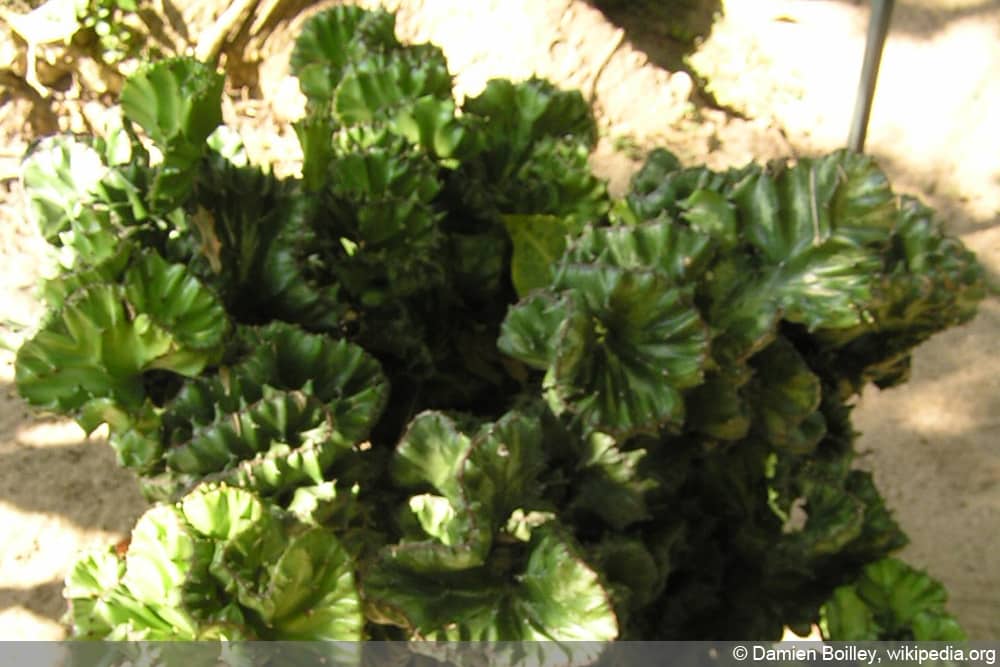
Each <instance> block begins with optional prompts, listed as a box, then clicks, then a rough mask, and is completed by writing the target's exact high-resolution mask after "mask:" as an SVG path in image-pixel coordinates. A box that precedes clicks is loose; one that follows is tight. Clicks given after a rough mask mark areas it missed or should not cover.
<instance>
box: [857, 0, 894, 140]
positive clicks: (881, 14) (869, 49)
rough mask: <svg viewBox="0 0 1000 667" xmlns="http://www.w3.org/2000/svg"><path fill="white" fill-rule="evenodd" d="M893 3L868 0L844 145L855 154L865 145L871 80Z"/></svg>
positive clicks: (876, 77) (872, 92)
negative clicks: (869, 9)
mask: <svg viewBox="0 0 1000 667" xmlns="http://www.w3.org/2000/svg"><path fill="white" fill-rule="evenodd" d="M893 2H894V0H872V13H871V16H870V17H869V19H868V37H867V39H866V40H865V60H864V63H863V64H862V66H861V81H860V82H859V83H858V96H857V98H856V100H855V102H854V117H853V118H852V119H851V134H850V136H849V137H848V139H847V148H848V149H850V150H851V151H853V152H855V153H860V152H862V151H863V150H864V148H865V137H866V135H867V134H868V120H869V119H870V118H871V114H872V99H873V98H874V97H875V81H876V80H877V79H878V66H879V63H880V62H881V60H882V47H883V46H885V38H886V35H887V34H888V33H889V20H890V19H891V18H892V6H893Z"/></svg>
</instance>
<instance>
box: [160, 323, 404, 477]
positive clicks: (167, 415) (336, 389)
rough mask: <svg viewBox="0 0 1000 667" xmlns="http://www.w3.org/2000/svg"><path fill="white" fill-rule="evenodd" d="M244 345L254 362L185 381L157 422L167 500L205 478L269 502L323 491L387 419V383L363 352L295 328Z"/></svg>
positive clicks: (251, 335) (256, 332)
mask: <svg viewBox="0 0 1000 667" xmlns="http://www.w3.org/2000/svg"><path fill="white" fill-rule="evenodd" d="M245 339H246V342H247V343H248V344H250V345H251V346H252V348H251V349H252V352H251V353H250V354H249V356H247V357H246V358H245V359H244V360H242V361H241V362H240V363H238V364H236V365H235V366H232V367H230V368H228V369H225V371H222V372H220V376H219V377H214V378H199V379H198V380H196V381H193V382H189V383H188V384H186V385H185V386H184V387H183V388H182V389H181V390H180V391H179V393H178V394H177V396H176V397H175V398H174V399H173V400H172V401H171V402H170V403H169V404H168V405H167V406H166V409H165V411H164V414H163V417H162V425H161V424H160V423H158V424H156V425H155V431H154V432H153V433H152V434H151V437H152V438H154V439H155V441H157V442H159V443H161V445H162V447H163V448H164V449H165V450H166V453H165V456H164V459H165V462H166V466H167V469H166V470H165V471H164V472H163V473H162V474H161V475H159V476H158V477H157V479H156V480H155V481H154V484H155V485H158V486H160V487H161V493H166V494H167V495H168V496H169V495H170V494H171V493H174V492H176V491H177V490H180V489H183V488H185V487H186V486H187V485H189V484H192V483H195V482H197V481H199V479H200V478H202V477H206V476H208V477H211V478H212V479H216V480H220V481H228V482H229V483H231V484H233V485H237V486H241V487H245V488H249V489H253V490H255V491H257V492H258V493H261V494H266V495H272V494H278V493H281V492H284V491H288V490H291V489H294V488H295V487H296V486H299V485H301V484H302V483H304V482H311V483H313V484H319V483H321V482H322V481H323V479H324V475H325V473H326V471H327V470H328V469H329V468H330V466H331V465H333V464H334V463H336V462H337V461H338V460H340V459H341V458H342V457H343V456H344V455H345V454H346V453H347V452H349V451H351V450H352V449H353V448H354V446H355V445H357V444H358V443H360V442H361V441H362V440H364V439H365V438H367V437H368V434H369V432H370V430H371V428H372V427H373V426H374V424H375V422H376V421H377V419H378V416H379V415H380V414H381V411H382V409H383V407H384V406H385V402H386V400H387V397H388V385H387V381H386V379H385V377H384V375H383V374H382V372H381V368H380V366H379V364H378V362H376V361H375V360H374V359H373V358H372V357H370V356H369V355H368V354H367V353H365V352H364V351H363V350H362V349H361V348H360V347H358V346H356V345H353V344H351V343H348V342H346V341H343V340H333V339H330V338H328V337H326V336H322V335H317V334H307V333H305V332H303V331H301V330H299V329H297V328H296V327H293V326H291V325H287V324H273V325H270V326H268V327H262V328H259V329H253V330H251V331H249V332H246V333H245Z"/></svg>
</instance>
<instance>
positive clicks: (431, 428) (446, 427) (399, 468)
mask: <svg viewBox="0 0 1000 667" xmlns="http://www.w3.org/2000/svg"><path fill="white" fill-rule="evenodd" d="M471 445H472V440H471V439H470V438H469V437H468V436H466V435H465V434H463V433H462V432H461V431H459V429H458V426H457V425H456V424H455V422H454V420H452V419H450V418H449V417H447V416H445V415H443V414H441V413H439V412H425V413H422V414H420V415H417V416H416V417H415V418H414V419H413V421H411V422H410V425H409V426H408V427H407V429H406V433H405V434H404V435H403V437H402V439H401V440H400V441H399V445H398V446H397V447H396V456H395V457H394V459H393V464H392V479H393V481H394V482H395V483H396V484H398V485H400V486H402V487H404V488H407V487H409V488H413V487H419V486H422V485H425V484H429V485H430V486H431V488H433V489H437V490H438V491H440V492H442V493H445V494H454V493H455V489H456V481H457V480H456V476H457V474H458V471H459V470H460V468H461V466H462V464H463V463H464V459H465V457H466V456H468V452H469V448H470V447H471Z"/></svg>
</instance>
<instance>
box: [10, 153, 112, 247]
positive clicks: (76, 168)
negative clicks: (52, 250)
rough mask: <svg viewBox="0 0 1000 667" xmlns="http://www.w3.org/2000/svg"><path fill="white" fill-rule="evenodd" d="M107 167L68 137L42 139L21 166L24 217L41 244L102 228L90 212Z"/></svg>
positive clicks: (104, 223) (97, 156)
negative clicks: (70, 233) (65, 234)
mask: <svg viewBox="0 0 1000 667" xmlns="http://www.w3.org/2000/svg"><path fill="white" fill-rule="evenodd" d="M107 169H108V168H107V166H106V165H105V164H104V162H103V161H102V160H101V156H100V155H99V154H98V153H97V151H96V150H94V149H93V148H91V147H90V146H87V145H86V144H83V143H80V142H79V141H76V140H74V139H71V138H69V137H49V138H46V139H43V140H42V141H41V142H39V144H38V145H37V146H35V148H34V150H32V151H31V153H29V154H28V156H27V157H26V158H25V160H24V162H23V163H22V165H21V173H22V179H23V180H24V189H25V192H26V194H27V199H28V215H29V217H30V218H31V220H32V222H33V223H34V224H35V225H37V226H38V229H39V230H40V231H41V233H42V236H44V237H45V240H47V241H49V242H50V243H53V244H58V243H59V236H60V234H61V233H63V232H66V231H69V230H70V229H91V228H94V227H98V228H103V227H104V226H106V224H107V223H106V222H105V221H104V220H102V219H101V217H100V215H99V214H98V213H97V212H96V211H95V210H94V209H93V203H94V202H95V200H96V199H97V194H96V193H97V188H98V185H99V184H100V182H101V179H102V178H103V176H104V174H105V172H107Z"/></svg>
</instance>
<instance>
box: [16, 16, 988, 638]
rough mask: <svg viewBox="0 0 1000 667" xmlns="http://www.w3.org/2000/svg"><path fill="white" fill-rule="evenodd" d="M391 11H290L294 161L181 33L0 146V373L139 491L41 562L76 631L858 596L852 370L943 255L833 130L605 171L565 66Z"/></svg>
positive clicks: (534, 622) (870, 525) (838, 606)
mask: <svg viewBox="0 0 1000 667" xmlns="http://www.w3.org/2000/svg"><path fill="white" fill-rule="evenodd" d="M393 25H394V24H393V17H392V16H391V15H390V14H387V13H385V12H368V11H364V10H361V9H358V8H356V7H349V6H337V7H335V8H333V9H331V10H328V11H326V12H323V13H320V14H318V15H316V16H315V17H314V18H312V19H310V20H309V21H308V22H307V23H306V24H305V25H304V26H303V30H302V34H301V36H300V38H299V40H298V42H297V44H296V46H295V49H294V52H293V55H292V59H291V64H292V71H293V73H294V74H296V76H298V78H299V80H300V83H301V86H302V89H303V92H304V93H305V95H306V97H307V98H308V102H309V103H308V110H307V115H306V117H305V118H303V119H302V121H301V122H300V123H298V125H297V128H296V129H297V132H298V136H299V138H300V141H301V143H302V148H303V155H304V160H303V165H302V174H301V176H300V177H289V178H278V177H277V176H275V175H274V174H272V173H270V172H269V171H267V170H266V169H263V168H260V167H257V166H253V165H250V164H247V161H246V159H245V156H242V155H241V153H240V151H239V146H238V142H236V143H234V142H233V140H232V136H231V135H225V134H219V131H218V130H216V129H215V128H216V126H217V125H218V124H219V122H220V118H221V113H220V111H219V109H220V101H219V97H220V95H221V79H220V78H219V76H218V75H217V74H215V73H214V72H213V71H212V70H210V69H209V68H208V67H207V66H205V65H201V64H199V63H196V62H194V61H192V60H188V59H177V60H169V61H164V62H161V63H154V64H151V65H148V66H146V67H145V68H144V69H142V70H141V71H140V72H139V73H138V74H136V75H135V76H134V77H132V78H131V79H129V81H128V82H127V84H126V85H125V88H124V89H123V92H122V110H123V113H124V118H123V123H122V126H121V128H119V130H118V131H117V132H115V133H113V134H112V135H110V136H108V137H105V138H103V139H95V138H91V139H80V138H66V137H60V138H54V139H51V140H46V141H45V142H42V143H41V144H40V145H39V146H38V147H37V148H36V149H35V151H34V152H33V153H32V154H31V155H30V156H29V157H28V158H27V160H26V162H25V169H24V180H25V187H26V191H27V193H28V197H29V203H30V209H31V215H32V216H33V217H34V218H35V220H36V222H37V223H38V224H39V226H40V229H41V230H42V232H43V234H44V235H45V236H46V238H47V239H48V240H49V241H50V242H51V243H53V244H54V245H56V246H61V247H62V248H63V249H64V251H63V255H64V260H65V261H64V266H63V270H62V271H61V272H60V273H59V275H57V276H56V277H54V278H52V279H49V280H47V281H46V282H45V283H44V284H43V286H42V294H43V296H44V298H45V299H46V301H47V303H48V305H49V306H50V309H51V312H50V314H49V316H48V318H47V319H46V320H45V322H44V323H43V324H42V325H41V326H40V327H39V329H38V331H37V333H36V334H35V335H34V337H33V338H32V339H30V340H29V341H28V342H27V343H25V345H24V346H23V347H22V348H21V350H20V352H19V355H18V360H17V368H16V371H17V377H16V380H17V386H18V389H19V391H20V392H21V394H22V396H24V397H25V399H26V400H28V401H29V402H30V403H32V404H35V405H38V406H40V407H43V408H46V409H49V410H54V411H58V412H62V413H65V414H70V415H73V416H75V417H76V418H77V419H78V421H79V422H80V424H81V425H82V426H83V427H84V428H86V429H87V430H93V429H95V428H97V427H98V426H100V425H101V424H107V425H108V428H109V431H110V442H111V444H112V446H113V447H114V448H115V449H116V450H117V452H118V455H119V460H120V461H121V463H122V464H124V465H126V466H129V467H131V468H132V469H133V470H135V471H136V472H137V473H138V474H139V475H140V476H141V477H142V479H143V482H144V488H145V490H146V493H147V495H148V496H149V497H150V498H151V499H153V500H156V501H157V502H158V504H157V505H156V506H155V507H154V509H152V510H151V511H150V513H149V514H147V515H146V516H145V517H144V518H143V519H141V520H140V522H139V524H138V525H137V527H136V531H135V533H134V534H133V538H132V542H131V545H130V547H129V548H128V551H127V552H126V554H125V555H124V556H118V555H115V554H112V553H109V552H105V553H100V554H97V555H93V556H88V557H85V558H84V559H83V560H81V561H80V564H79V565H78V566H77V568H76V570H75V571H74V573H73V574H72V575H71V576H70V579H69V582H68V585H67V589H66V595H67V597H68V598H69V600H70V603H71V607H72V614H71V621H72V626H73V633H74V636H78V637H87V638H115V639H154V638H189V639H193V638H213V637H224V638H229V639H235V638H246V639H280V638H315V639H345V640H354V639H359V638H365V639H448V640H486V639H489V640H508V639H509V640H555V641H573V640H583V639H589V640H609V639H678V638H683V639H716V638H727V639H732V638H739V639H745V638H751V637H752V638H759V639H769V638H776V637H779V636H780V635H781V633H782V628H783V627H784V626H793V627H801V626H803V625H808V624H811V623H814V622H817V621H818V620H819V618H820V614H821V608H823V609H825V611H824V612H823V613H824V614H825V618H826V619H827V627H828V630H829V632H830V634H831V635H832V636H833V637H834V638H837V637H838V635H849V636H854V635H855V634H857V633H856V632H855V630H854V629H853V626H851V625H850V623H848V622H847V621H845V620H844V619H845V618H847V617H848V616H849V615H850V614H853V613H854V611H852V610H856V608H859V605H860V604H861V603H859V602H857V601H856V600H855V599H854V597H857V598H859V599H861V600H862V601H863V602H864V604H876V602H873V600H874V598H872V599H869V598H866V597H865V595H867V593H864V591H869V590H870V589H872V586H873V585H874V584H871V585H870V584H866V583H864V582H865V581H867V580H868V579H872V580H873V581H875V580H877V581H878V585H879V586H882V587H883V588H885V589H886V590H896V588H895V587H896V585H897V584H896V583H895V582H897V581H898V582H900V583H899V585H900V586H904V588H905V586H909V584H908V583H906V581H909V580H906V581H904V579H905V577H904V578H902V579H898V580H897V579H893V578H891V577H889V578H886V577H877V576H876V575H875V574H873V571H872V570H870V569H866V568H870V567H874V566H871V565H870V564H872V563H879V562H883V561H882V559H883V558H885V557H886V556H887V555H888V554H890V553H892V552H893V551H894V550H896V549H898V548H899V547H900V546H902V545H903V544H904V543H905V536H904V535H903V533H902V532H901V531H900V529H899V527H898V526H897V525H896V523H895V522H894V521H893V519H892V517H891V514H890V513H889V511H888V510H887V509H886V507H885V505H884V503H883V501H882V499H881V497H880V496H879V494H878V492H877V490H876V489H875V486H874V484H873V482H872V479H871V476H870V475H868V474H867V473H864V472H861V471H858V470H854V469H853V468H852V462H853V458H854V449H853V440H854V438H855V432H854V431H853V429H852V427H851V423H850V418H849V417H850V410H851V404H852V403H851V401H852V400H853V397H854V396H855V395H856V394H857V393H858V392H859V391H860V389H861V388H862V387H863V386H864V385H865V384H867V383H868V382H874V383H876V384H878V385H879V386H890V385H892V384H896V383H898V382H901V381H903V380H904V379H905V374H906V367H907V363H908V359H909V353H910V351H911V350H912V348H913V347H914V346H915V345H916V344H918V343H920V342H921V341H923V340H924V339H926V338H927V337H928V336H930V335H932V334H933V333H934V332H936V331H939V330H941V329H943V328H945V327H947V326H950V325H954V324H959V323H962V322H965V321H967V320H969V319H970V318H971V317H972V316H973V314H974V312H975V307H976V304H977V302H978V301H979V300H980V299H981V298H982V296H983V293H984V287H983V272H982V269H981V268H980V267H979V265H978V264H977V263H976V262H975V259H974V257H973V256H972V254H971V253H969V252H968V251H967V250H966V249H965V248H964V247H963V246H962V245H961V244H960V243H959V242H958V241H956V240H955V239H952V238H950V237H948V236H946V235H945V234H944V233H943V232H942V230H941V228H940V226H939V225H938V223H937V222H935V221H934V219H933V217H932V214H931V212H930V211H929V210H927V209H926V208H924V207H922V206H921V205H920V204H918V203H917V202H915V201H913V200H909V199H902V200H901V199H900V198H898V197H897V196H896V195H895V194H894V193H893V192H892V190H891V189H890V186H889V184H888V182H887V180H886V178H885V176H884V175H883V174H882V172H881V171H879V169H878V167H877V166H876V164H875V163H874V162H873V161H872V160H871V159H870V158H867V157H863V156H859V155H852V154H848V153H843V152H837V153H833V154H831V155H827V156H823V157H817V158H809V159H801V160H799V161H797V162H795V163H792V162H785V163H772V164H770V165H768V166H767V167H762V166H758V165H755V164H750V165H748V166H746V167H745V168H742V169H735V170H729V171H724V172H713V171H711V170H708V169H706V168H703V167H693V168H692V167H689V168H685V167H682V166H681V165H680V164H679V163H678V161H677V160H676V158H675V157H673V156H672V155H671V154H669V153H668V152H666V151H665V150H656V151H654V152H653V153H651V154H650V155H649V157H648V160H647V162H646V164H645V166H644V167H643V168H642V170H641V171H640V172H639V173H638V174H637V175H636V176H635V178H634V179H633V181H632V185H631V188H630V190H629V192H628V193H627V194H626V196H625V197H623V198H622V199H620V200H615V201H613V200H612V199H611V198H610V197H609V195H608V193H607V191H606V188H605V187H604V184H603V183H602V182H601V181H600V180H599V179H598V178H596V177H595V176H594V174H593V173H592V172H591V170H590V168H589V166H588V164H587V160H586V158H587V155H588V153H589V151H590V149H591V148H592V147H593V143H594V141H595V138H596V131H595V123H594V120H593V117H592V116H591V112H590V110H589V108H588V107H587V105H586V103H585V102H584V100H583V97H582V96H581V95H580V94H579V93H576V92H565V91H560V90H558V89H556V88H555V87H554V86H552V85H551V84H549V83H546V82H544V81H540V80H537V79H532V80H528V81H524V82H520V83H514V82H510V81H502V80H501V81H493V82H490V83H489V84H487V86H486V88H485V89H484V91H483V92H482V93H481V94H480V95H478V96H475V97H472V98H470V99H467V100H466V101H465V102H463V103H461V104H458V103H457V102H456V101H455V100H454V98H453V97H452V92H451V77H450V74H449V73H448V70H447V66H446V63H445V60H444V58H443V56H442V55H441V53H440V51H439V50H437V49H436V48H435V47H433V46H429V45H419V46H408V45H403V44H401V43H400V42H398V41H397V40H396V38H395V36H394V30H393ZM140 134H145V136H146V138H147V139H148V140H149V141H151V142H152V144H153V145H155V148H156V150H155V151H152V150H150V149H148V148H146V144H145V143H144V142H143V140H142V138H141V137H140ZM800 510H801V511H804V515H805V517H804V520H803V521H799V522H796V521H795V520H793V519H794V516H793V515H794V514H795V513H796V512H798V511H800ZM307 574H308V577H307ZM866 577H867V579H866ZM307 579H308V581H309V586H306V581H307ZM852 586H853V587H855V588H851V587H852ZM843 587H847V588H843ZM872 590H873V589H872ZM880 590H881V589H880ZM844 591H847V592H844ZM851 591H855V592H851ZM852 595H853V596H854V597H851V596H852ZM887 595H890V597H891V595H892V593H887ZM831 596H833V597H832V600H833V601H832V602H830V600H831ZM848 598H850V599H848ZM824 604H826V607H823V605H824ZM306 608H308V609H311V610H313V613H312V614H309V613H305V612H303V610H304V609H306ZM872 609H874V607H872ZM935 609H936V608H935ZM858 613H860V614H861V616H863V617H864V618H871V619H875V621H873V622H877V623H878V626H879V627H880V628H883V629H886V630H887V631H889V632H891V633H892V634H893V635H894V636H897V635H899V636H901V635H903V634H905V633H906V630H905V629H904V628H905V627H909V626H907V624H911V625H912V623H921V624H925V625H926V623H928V622H929V621H928V620H927V619H928V618H929V617H927V616H926V615H923V616H919V615H918V616H919V618H918V616H914V615H912V614H909V615H907V614H903V615H900V616H898V618H896V617H894V618H895V619H896V620H893V621H892V623H895V625H892V624H891V623H890V622H889V621H887V620H885V618H884V617H883V616H881V615H880V614H881V613H882V612H881V611H871V613H870V614H869V615H868V616H866V615H865V614H867V613H868V612H858ZM934 613H937V611H935V612H934ZM921 619H922V620H921ZM890 626H891V628H890ZM865 627H868V626H865ZM921 627H924V626H921ZM913 632H914V633H915V634H914V636H916V635H917V634H919V633H918V632H917V630H913ZM921 632H922V631H921Z"/></svg>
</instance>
